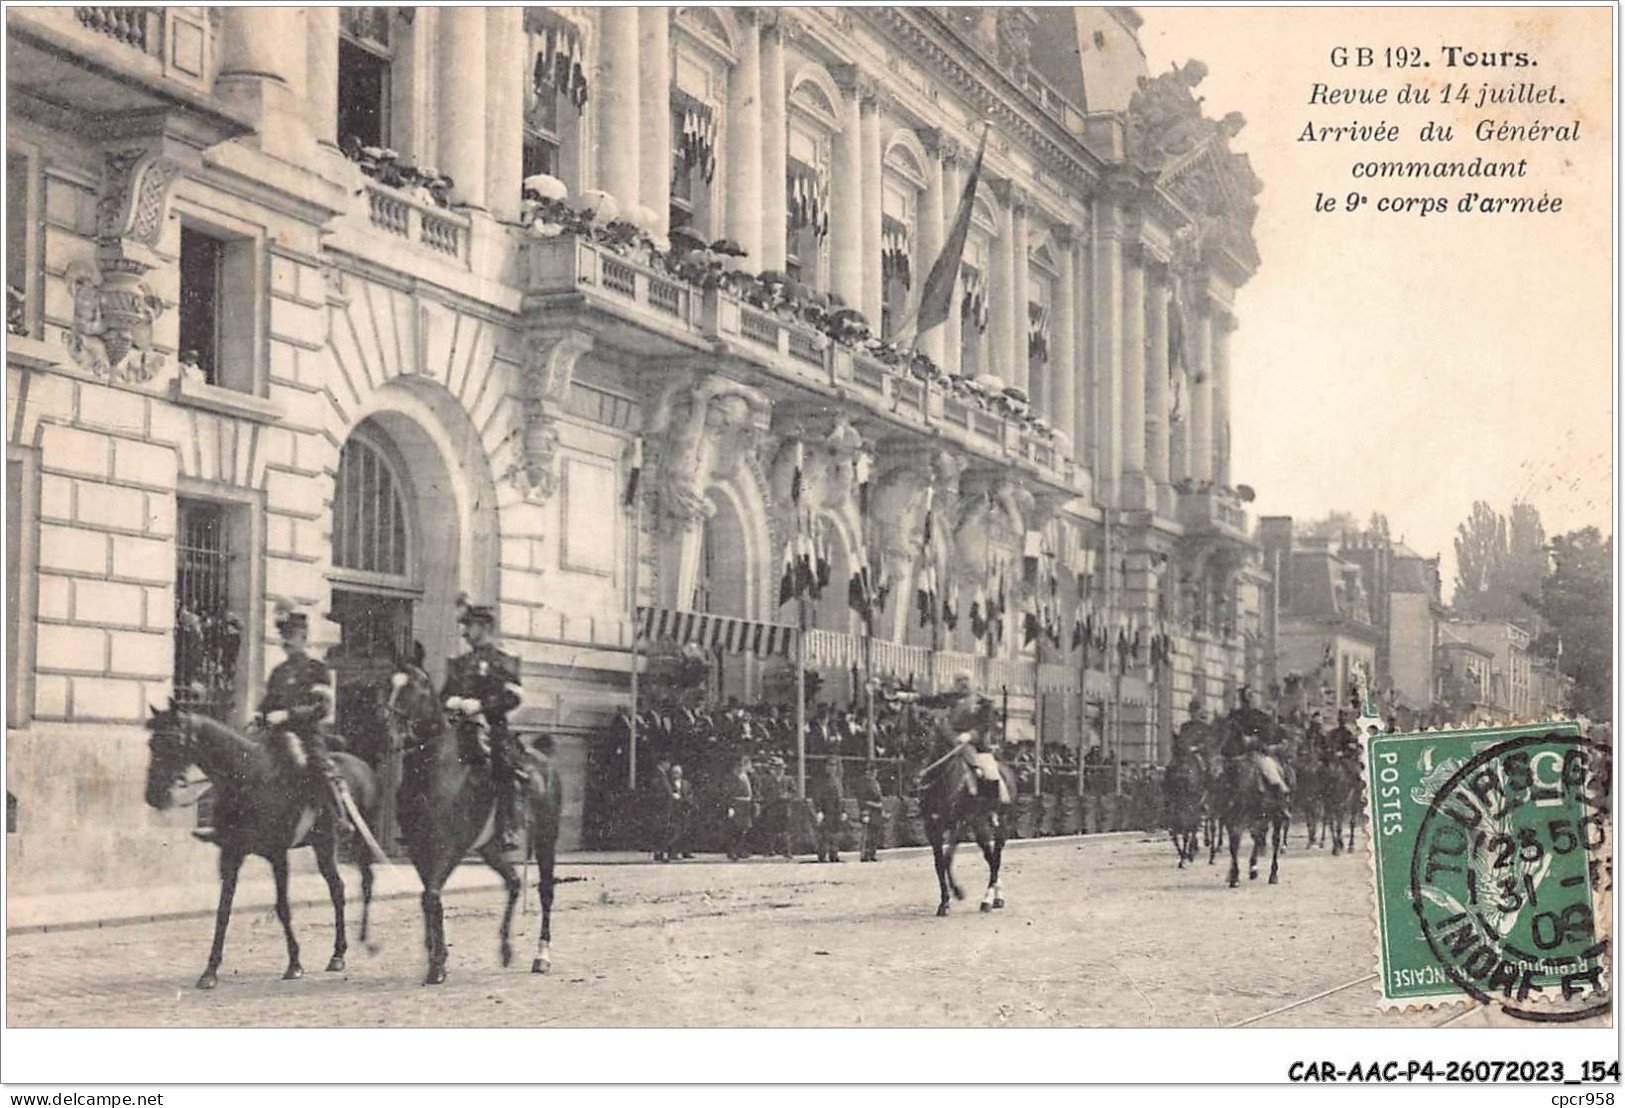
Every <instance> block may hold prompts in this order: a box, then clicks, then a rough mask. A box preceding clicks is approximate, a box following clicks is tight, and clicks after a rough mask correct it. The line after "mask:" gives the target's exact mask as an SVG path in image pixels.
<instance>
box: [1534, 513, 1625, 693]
mask: <svg viewBox="0 0 1625 1108" xmlns="http://www.w3.org/2000/svg"><path fill="white" fill-rule="evenodd" d="M1551 554H1552V571H1551V573H1550V574H1548V575H1547V576H1546V578H1545V580H1544V581H1542V582H1541V587H1540V592H1539V603H1538V604H1537V605H1536V608H1537V610H1538V611H1539V612H1540V614H1541V615H1542V616H1543V617H1545V618H1546V620H1547V621H1548V622H1550V624H1551V626H1552V629H1553V631H1555V632H1556V634H1557V635H1558V636H1559V637H1560V639H1561V641H1562V644H1563V647H1562V650H1563V655H1562V657H1561V659H1559V664H1560V665H1561V667H1562V670H1563V672H1564V674H1566V675H1567V676H1569V677H1572V678H1574V707H1575V710H1576V711H1578V712H1580V713H1582V714H1583V715H1586V716H1589V717H1590V718H1592V719H1595V720H1611V719H1612V718H1613V713H1614V699H1613V673H1614V638H1613V630H1614V629H1613V583H1614V578H1613V567H1614V539H1613V536H1609V537H1608V538H1606V539H1605V538H1603V537H1602V533H1601V532H1600V531H1598V530H1597V529H1596V528H1595V527H1587V528H1585V529H1584V530H1580V531H1571V532H1570V533H1568V534H1566V535H1558V536H1557V537H1556V538H1554V539H1553V540H1552V545H1551Z"/></svg>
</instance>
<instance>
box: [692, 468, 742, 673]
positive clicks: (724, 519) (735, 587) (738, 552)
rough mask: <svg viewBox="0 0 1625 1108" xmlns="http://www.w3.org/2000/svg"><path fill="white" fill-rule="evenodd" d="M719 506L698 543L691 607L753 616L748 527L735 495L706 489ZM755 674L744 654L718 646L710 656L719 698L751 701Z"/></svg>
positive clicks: (702, 528)
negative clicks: (751, 685)
mask: <svg viewBox="0 0 1625 1108" xmlns="http://www.w3.org/2000/svg"><path fill="white" fill-rule="evenodd" d="M706 499H707V500H708V501H710V503H711V505H712V507H713V508H714V509H715V510H714V511H713V512H712V513H711V515H710V518H708V519H706V520H705V522H704V523H703V524H702V525H701V529H700V548H699V558H698V565H697V568H696V572H695V575H694V595H693V596H692V597H691V598H690V602H689V607H690V608H691V609H692V610H693V611H696V612H707V613H710V614H711V615H719V616H736V617H739V618H749V617H750V616H751V604H750V589H751V585H752V583H753V582H754V581H755V580H756V574H755V573H753V572H752V570H751V566H750V560H749V555H748V548H747V544H746V541H745V529H744V526H743V525H742V524H741V522H740V519H739V513H738V511H737V509H736V508H735V507H734V504H733V501H732V499H731V498H729V497H727V496H724V495H722V494H721V493H719V492H718V490H716V489H712V490H711V491H710V492H708V493H707V494H706ZM750 678H751V674H750V671H749V668H748V667H747V665H746V656H745V655H743V654H729V653H726V652H723V651H718V652H717V653H716V654H715V655H714V656H713V657H712V659H711V691H712V694H713V695H714V697H715V699H716V700H717V702H718V703H722V704H726V703H727V702H728V699H729V698H730V697H737V698H738V699H739V700H741V701H743V702H749V701H750V700H751V699H752V697H751V695H750V692H751V688H750Z"/></svg>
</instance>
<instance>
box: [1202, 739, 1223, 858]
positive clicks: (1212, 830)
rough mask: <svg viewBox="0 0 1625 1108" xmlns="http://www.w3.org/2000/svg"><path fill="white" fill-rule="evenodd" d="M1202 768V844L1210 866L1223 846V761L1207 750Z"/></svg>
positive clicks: (1212, 751) (1213, 751) (1215, 753)
mask: <svg viewBox="0 0 1625 1108" xmlns="http://www.w3.org/2000/svg"><path fill="white" fill-rule="evenodd" d="M1202 766H1203V774H1204V776H1203V778H1202V842H1203V844H1204V845H1205V846H1206V847H1207V864H1208V865H1210V866H1211V865H1213V864H1214V861H1215V859H1217V858H1218V856H1219V848H1220V847H1222V846H1223V845H1224V759H1223V758H1221V757H1220V756H1219V753H1218V751H1217V750H1213V749H1209V750H1208V752H1207V755H1206V756H1205V757H1204V758H1203V760H1202Z"/></svg>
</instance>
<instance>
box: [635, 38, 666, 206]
mask: <svg viewBox="0 0 1625 1108" xmlns="http://www.w3.org/2000/svg"><path fill="white" fill-rule="evenodd" d="M638 65H639V67H640V68H639V81H640V82H641V84H640V85H639V86H638V87H639V95H640V99H639V101H638V134H639V135H640V136H641V137H640V138H639V140H638V142H639V145H640V146H641V147H642V149H641V150H639V151H638V162H639V164H638V170H639V173H638V175H639V176H640V177H641V178H642V186H641V187H640V188H639V190H638V203H639V204H642V205H643V206H644V207H645V208H648V209H649V211H651V212H653V213H654V217H655V229H656V231H658V232H659V233H660V234H665V233H666V231H667V230H668V229H669V225H670V221H671V9H670V8H664V7H660V8H639V9H638Z"/></svg>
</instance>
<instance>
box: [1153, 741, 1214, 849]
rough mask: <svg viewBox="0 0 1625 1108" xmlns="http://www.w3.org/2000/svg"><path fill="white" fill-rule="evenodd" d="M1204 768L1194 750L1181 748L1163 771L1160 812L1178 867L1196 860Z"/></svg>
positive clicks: (1204, 775)
mask: <svg viewBox="0 0 1625 1108" xmlns="http://www.w3.org/2000/svg"><path fill="white" fill-rule="evenodd" d="M1205 778H1206V770H1205V769H1204V768H1203V767H1202V762H1201V759H1200V758H1198V757H1197V756H1196V754H1195V753H1194V752H1191V751H1182V752H1180V753H1178V754H1176V755H1175V756H1174V758H1173V760H1172V761H1170V762H1169V763H1168V768H1167V770H1166V771H1165V772H1164V774H1163V779H1162V795H1163V812H1164V815H1165V816H1166V822H1167V824H1168V834H1169V837H1171V838H1172V839H1173V841H1174V849H1175V850H1177V851H1178V852H1179V868H1180V869H1184V868H1185V863H1186V862H1194V861H1196V850H1197V844H1196V838H1197V833H1198V827H1199V825H1200V824H1201V822H1202V794H1203V786H1204V782H1205Z"/></svg>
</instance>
